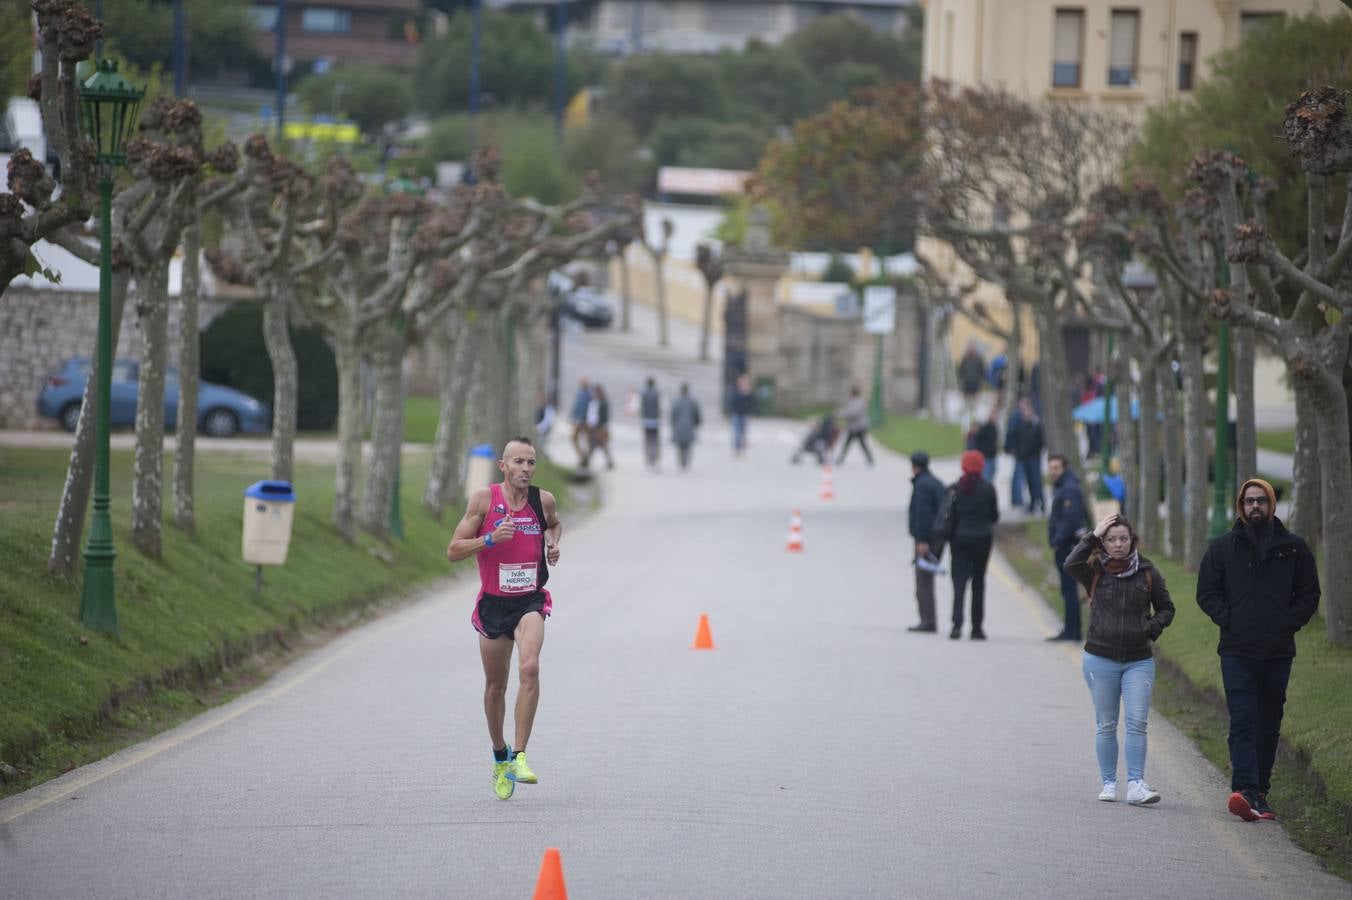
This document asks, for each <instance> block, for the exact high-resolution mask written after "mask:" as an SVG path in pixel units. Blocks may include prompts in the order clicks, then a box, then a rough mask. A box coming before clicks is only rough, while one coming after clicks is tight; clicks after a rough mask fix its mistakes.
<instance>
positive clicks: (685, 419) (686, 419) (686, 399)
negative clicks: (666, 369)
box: [671, 383, 700, 471]
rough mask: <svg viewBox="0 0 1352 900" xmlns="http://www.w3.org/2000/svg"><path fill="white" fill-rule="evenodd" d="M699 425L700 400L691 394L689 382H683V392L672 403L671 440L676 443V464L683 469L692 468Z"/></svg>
mask: <svg viewBox="0 0 1352 900" xmlns="http://www.w3.org/2000/svg"><path fill="white" fill-rule="evenodd" d="M699 426H700V410H699V401H698V400H696V399H695V398H694V397H692V396H690V385H689V383H686V384H682V385H681V392H680V393H679V394H678V395H677V396H676V399H675V400H674V401H672V404H671V441H672V443H674V444H675V445H676V464H677V465H679V466H680V467H681V470H682V471H685V470H686V469H689V468H690V456H691V453H692V451H693V448H694V446H695V437H696V431H697V430H698V429H699Z"/></svg>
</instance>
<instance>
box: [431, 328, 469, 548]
mask: <svg viewBox="0 0 1352 900" xmlns="http://www.w3.org/2000/svg"><path fill="white" fill-rule="evenodd" d="M468 328H469V325H468V324H467V323H466V322H465V321H464V319H463V318H461V317H459V316H455V317H454V318H452V317H447V320H446V321H445V322H443V323H442V324H441V325H440V326H439V327H438V328H437V329H436V330H435V332H434V333H433V335H432V336H431V337H430V341H431V345H432V346H433V347H434V348H435V349H436V353H437V356H438V358H439V362H440V365H439V367H438V370H437V401H438V411H437V434H436V437H435V438H433V439H432V461H431V464H430V465H429V467H428V472H427V485H426V487H424V488H423V499H422V503H423V508H424V509H426V510H427V512H428V513H429V514H431V516H432V518H434V519H436V520H437V521H438V522H440V521H441V511H442V508H443V507H444V506H445V505H446V503H447V496H448V494H451V493H452V491H453V488H452V486H451V485H452V482H454V481H455V480H457V479H458V477H459V472H460V469H459V466H458V465H457V462H458V460H457V459H456V452H457V450H458V449H459V444H460V432H461V430H462V427H463V425H464V412H465V409H464V403H465V387H466V385H467V380H466V378H465V374H466V373H465V369H466V365H465V362H466V360H467V359H468V358H469V357H470V356H471V354H472V352H473V350H472V347H471V346H470V344H471V340H470V336H469V334H468V333H467V330H468Z"/></svg>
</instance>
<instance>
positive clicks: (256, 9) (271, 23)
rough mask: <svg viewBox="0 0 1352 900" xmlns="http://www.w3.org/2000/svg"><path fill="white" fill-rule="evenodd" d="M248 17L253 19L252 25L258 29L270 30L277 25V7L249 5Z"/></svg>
mask: <svg viewBox="0 0 1352 900" xmlns="http://www.w3.org/2000/svg"><path fill="white" fill-rule="evenodd" d="M249 18H250V19H252V20H253V23H254V27H255V28H257V29H258V30H259V31H272V30H273V29H274V28H276V27H277V7H275V6H251V7H249Z"/></svg>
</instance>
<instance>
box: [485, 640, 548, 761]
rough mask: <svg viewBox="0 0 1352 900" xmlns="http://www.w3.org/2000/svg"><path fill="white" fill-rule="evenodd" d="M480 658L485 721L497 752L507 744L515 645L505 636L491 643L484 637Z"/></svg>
mask: <svg viewBox="0 0 1352 900" xmlns="http://www.w3.org/2000/svg"><path fill="white" fill-rule="evenodd" d="M537 653H538V651H537ZM479 656H480V658H481V659H482V660H483V664H484V717H485V718H486V719H488V737H489V739H491V740H492V741H493V749H494V750H496V749H498V748H499V747H501V746H503V743H504V742H503V738H502V726H503V722H504V720H505V719H506V718H507V676H508V674H509V673H510V672H511V669H512V642H511V641H510V640H509V639H508V638H507V637H506V636H505V635H504V636H503V637H498V638H493V639H492V640H489V639H488V638H486V637H484V636H483V635H482V634H481V635H479Z"/></svg>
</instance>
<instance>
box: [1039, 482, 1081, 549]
mask: <svg viewBox="0 0 1352 900" xmlns="http://www.w3.org/2000/svg"><path fill="white" fill-rule="evenodd" d="M1055 488H1056V489H1055V491H1054V492H1053V493H1052V505H1051V509H1050V512H1049V513H1048V515H1047V543H1049V544H1051V545H1052V549H1054V550H1060V549H1062V548H1069V547H1073V546H1074V545H1075V542H1076V541H1077V540H1079V538H1078V537H1076V532H1078V531H1080V529H1082V528H1087V527H1089V517H1088V516H1087V515H1086V514H1085V511H1084V494H1083V493H1081V492H1080V479H1079V478H1076V477H1075V473H1074V472H1073V471H1071V470H1070V469H1066V471H1065V472H1064V473H1062V475H1061V477H1060V478H1058V479H1057V481H1056V485H1055Z"/></svg>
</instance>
